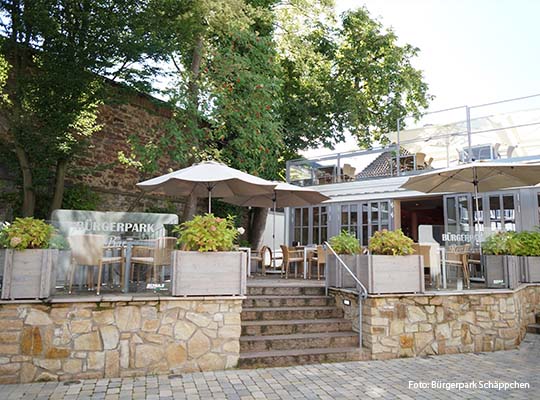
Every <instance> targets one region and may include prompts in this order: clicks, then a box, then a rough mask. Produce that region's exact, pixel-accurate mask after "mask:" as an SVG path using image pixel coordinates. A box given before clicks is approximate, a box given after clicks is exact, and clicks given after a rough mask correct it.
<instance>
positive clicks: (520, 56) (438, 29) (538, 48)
mask: <svg viewBox="0 0 540 400" xmlns="http://www.w3.org/2000/svg"><path fill="white" fill-rule="evenodd" d="M335 1H336V9H337V11H338V13H342V12H344V11H346V10H347V9H354V8H358V7H361V6H364V7H365V8H367V10H368V11H369V12H370V14H371V17H372V18H375V19H377V20H379V21H380V22H382V24H383V26H385V27H387V28H390V27H391V28H392V29H393V30H394V32H395V33H396V35H397V36H398V38H399V43H400V44H404V43H409V44H411V45H413V46H415V47H418V48H420V53H419V55H418V57H416V58H415V59H414V60H413V65H414V66H415V67H416V68H417V69H420V70H422V71H423V74H424V79H425V81H426V82H427V83H428V85H429V93H430V94H431V95H434V96H435V99H434V100H433V101H432V102H431V104H430V107H429V109H428V111H440V110H444V109H447V108H452V107H460V106H465V105H468V106H476V105H481V104H486V103H492V102H497V101H501V100H506V99H514V98H520V97H525V96H530V95H535V94H540V73H539V71H540V22H539V18H540V0H356V1H355V0H335ZM532 107H538V108H540V96H539V97H537V98H533V99H527V100H523V101H515V102H510V103H504V104H502V105H498V106H487V107H479V108H474V109H473V110H472V111H471V117H473V118H474V117H479V116H483V115H489V114H493V113H496V112H507V111H514V110H522V109H527V108H532ZM463 119H465V111H464V108H461V109H459V110H456V111H451V112H445V113H437V114H434V115H433V116H432V119H431V120H430V119H428V118H426V119H425V120H423V121H421V122H419V124H420V125H424V124H426V123H441V122H445V123H448V122H455V121H459V120H463ZM413 124H414V123H413ZM410 125H411V123H409V126H410ZM354 148H356V146H355V144H354V140H352V139H351V138H350V137H349V138H348V140H347V141H346V142H345V143H340V144H337V145H336V146H335V149H334V150H333V151H332V150H329V149H314V150H308V151H306V152H303V154H304V155H305V156H307V157H314V156H320V155H324V154H329V153H335V152H340V151H350V150H353V149H354Z"/></svg>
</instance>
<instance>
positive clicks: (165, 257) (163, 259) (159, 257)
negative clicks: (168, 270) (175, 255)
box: [131, 237, 177, 282]
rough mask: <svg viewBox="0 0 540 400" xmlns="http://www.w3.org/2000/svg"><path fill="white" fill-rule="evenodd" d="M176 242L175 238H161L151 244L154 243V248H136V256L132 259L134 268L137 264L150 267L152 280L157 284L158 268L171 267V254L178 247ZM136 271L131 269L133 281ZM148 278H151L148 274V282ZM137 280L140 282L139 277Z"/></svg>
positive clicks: (134, 250) (134, 252) (134, 249)
mask: <svg viewBox="0 0 540 400" xmlns="http://www.w3.org/2000/svg"><path fill="white" fill-rule="evenodd" d="M176 240H177V239H176V238H175V237H161V238H159V239H155V240H153V241H151V242H150V243H152V242H153V243H154V246H134V247H133V254H134V256H132V257H131V263H132V264H133V266H135V264H138V265H147V266H150V267H151V268H152V280H153V281H154V282H157V281H158V279H157V277H158V273H157V272H158V268H160V267H161V268H163V267H167V266H170V265H171V253H172V251H173V250H174V248H175V246H176ZM144 253H146V254H144ZM134 270H135V268H131V279H132V280H133V276H134ZM148 272H149V271H148ZM148 278H149V276H148V274H147V280H148ZM137 280H139V277H137Z"/></svg>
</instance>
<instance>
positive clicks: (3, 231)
mask: <svg viewBox="0 0 540 400" xmlns="http://www.w3.org/2000/svg"><path fill="white" fill-rule="evenodd" d="M8 227H9V223H8V222H2V223H1V224H0V249H5V248H6V247H8V244H9V240H8V235H7V233H8V231H7V228H8Z"/></svg>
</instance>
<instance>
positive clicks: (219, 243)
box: [173, 214, 239, 252]
mask: <svg viewBox="0 0 540 400" xmlns="http://www.w3.org/2000/svg"><path fill="white" fill-rule="evenodd" d="M173 232H177V233H179V238H178V245H179V246H180V248H181V249H183V250H187V251H200V252H203V251H231V250H234V247H235V244H234V241H235V240H236V238H237V236H238V234H239V231H238V230H237V229H236V228H235V227H234V222H233V217H232V216H230V215H229V216H228V217H227V218H220V217H216V216H214V214H205V215H197V216H195V217H194V218H193V219H192V220H191V221H187V222H184V223H182V224H180V225H179V226H177V227H176V228H175V229H174V230H173Z"/></svg>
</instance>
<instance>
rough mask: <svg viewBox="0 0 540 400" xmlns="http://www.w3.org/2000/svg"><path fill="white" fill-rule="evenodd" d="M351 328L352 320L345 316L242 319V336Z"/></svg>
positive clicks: (342, 330) (336, 330)
mask: <svg viewBox="0 0 540 400" xmlns="http://www.w3.org/2000/svg"><path fill="white" fill-rule="evenodd" d="M351 329H352V323H351V321H348V320H346V319H344V318H329V319H298V320H271V321H242V336H264V335H270V336H272V335H290V334H295V333H320V332H345V331H350V330H351Z"/></svg>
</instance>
